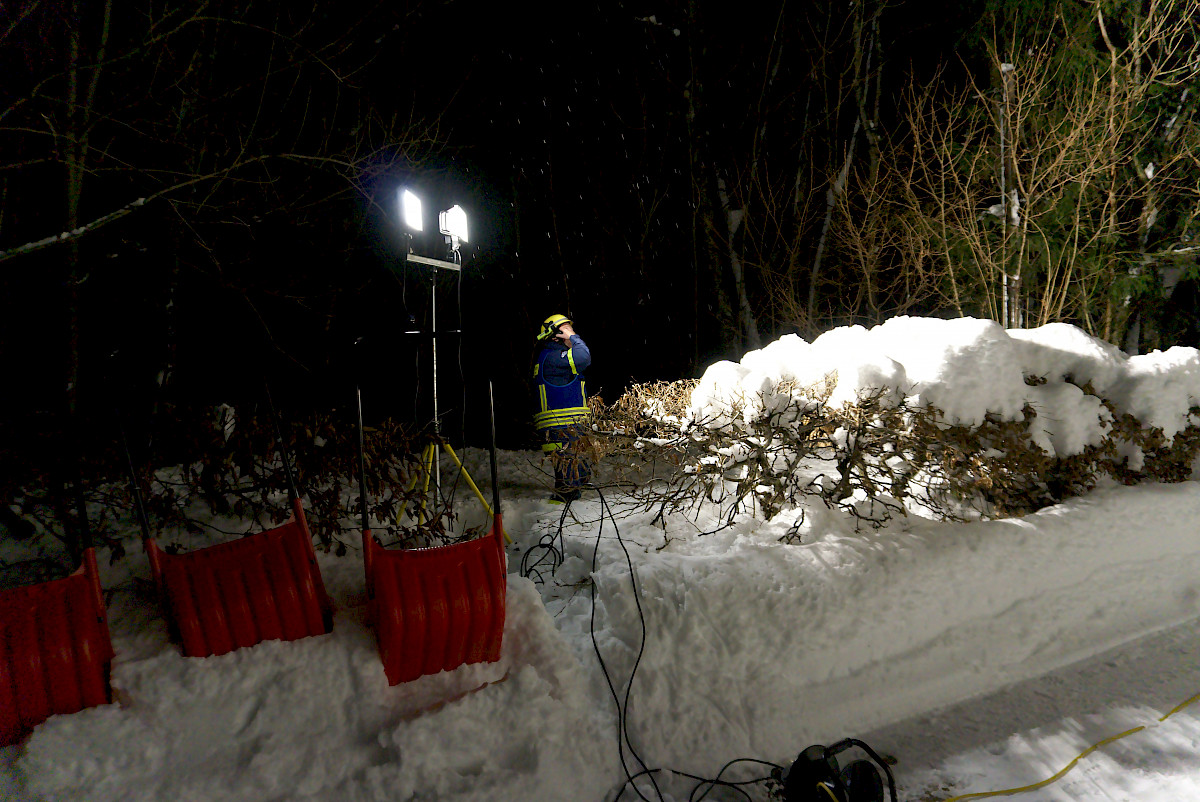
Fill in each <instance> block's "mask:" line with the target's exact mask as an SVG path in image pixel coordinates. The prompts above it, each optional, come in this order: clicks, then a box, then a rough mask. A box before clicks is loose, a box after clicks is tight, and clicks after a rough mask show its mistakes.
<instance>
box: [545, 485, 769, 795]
mask: <svg viewBox="0 0 1200 802" xmlns="http://www.w3.org/2000/svg"><path fill="white" fill-rule="evenodd" d="M589 487H591V488H592V489H594V490H595V491H596V492H597V493H598V494H599V496H600V506H601V512H600V527H599V529H598V530H597V532H596V545H595V547H594V548H593V549H592V578H591V602H592V610H591V616H590V620H589V622H588V629H589V632H590V635H591V638H592V648H593V649H595V651H596V658H597V660H599V662H600V670H601V672H603V674H604V681H605V682H606V683H607V684H608V691H609V693H610V695H611V696H612V699H613V703H614V704H615V705H616V708H617V754H618V756H619V758H620V760H621V769H622V770H623V771H624V772H625V782H624V783H622V784H621V788H620V790H619V791H618V792H617V796H616V799H615V800H614V802H619V800H620V799H621V798H622V797H623V796H624V795H625V789H626V788H629V787H631V786H632V788H633V791H634V793H635V794H637V795H638V798H639V799H641V800H642V802H654V800H651V799H648V798H647V797H646V796H645V795H644V794H643V793H642V791H641V789H640V788H638V786H637V780H638V779H640V778H641V777H648V778H649V779H650V783H651V785H653V786H654V793H655V794H656V795H657V797H658V800H657V802H664V800H665V798H664V797H663V793H662V789H660V788H659V787H658V781H657V780H656V779H655V777H654V775H655V774H657V773H658V772H660V771H669V772H670V773H672V774H678V775H679V776H681V777H688V778H689V779H693V780H696V781H697V783H696V785H695V786H694V787H693V788H692V791H691V793H690V794H689V795H688V800H689V802H700V800H703V799H704V798H705V797H707V796H708V794H709V793H710V792H711V791H712V790H713V789H714V788H717V787H722V788H730V789H732V790H735V791H737V792H738V793H740V794H742V795H743V796H744V797H746V799H748V800H749V799H751V797H750V795H749V794H748V793H746V791H745V790H743V788H742V787H741V786H746V785H757V784H759V783H763V782H768V781H770V780H773V779H775V776H774V775H769V776H767V777H759V778H755V779H752V780H743V781H740V782H730V781H728V780H722V779H721V775H723V774H724V773H725V771H726V770H727V769H729V768H730V767H732V766H734V765H736V764H738V763H757V764H760V765H763V766H771V767H772V768H773V769H776V770H777V771H779V772H782V771H783V770H784V769H783V767H782V766H779V765H777V764H775V763H772V762H770V761H767V760H759V759H757V758H748V757H743V758H736V759H734V760H731V761H729V762H728V763H726V764H725V765H724V766H723V767H722V768H721V770H720V771H719V772H718V773H717V776H716V777H714V778H711V779H710V778H706V777H699V776H697V775H694V774H689V773H687V772H683V771H676V770H673V769H663V768H653V769H652V768H649V767H648V766H647V765H646V761H645V760H643V759H642V757H641V755H639V754H638V752H637V750H636V748H635V747H634V745H633V741H632V740H631V739H630V737H629V694H630V691H632V689H633V680H634V677H635V676H636V675H637V670H638V666H640V665H641V662H642V655H643V654H644V653H645V651H646V615H645V612H644V611H643V610H642V598H641V593H640V592H639V591H638V583H637V573H636V572H635V571H634V568H633V558H632V557H631V556H630V555H629V548H628V547H627V546H626V545H625V540H624V539H623V538H622V537H621V528H620V527H619V526H617V519H616V516H614V515H613V513H612V509H611V508H609V506H608V499H606V498H605V497H604V492H603V491H602V490H600V488H599V487H596V486H595V485H589ZM568 509H570V502H568V503H567V505H566V509H564V510H563V514H562V517H561V518H560V519H559V524H558V531H557V533H556V535H552V536H551V538H550V544H551V545H550V546H549V548H551V549H553V548H554V547H553V542H554V539H555V537H557V539H558V542H559V544H560V546H561V544H562V527H563V521H565V519H566V514H567V510H568ZM605 516H607V517H608V519H609V520H610V521H612V526H613V532H614V533H615V534H616V537H617V543H618V544H620V546H621V551H622V552H623V553H624V555H625V564H626V566H627V567H628V568H629V582H630V585H631V586H632V588H633V602H634V605H635V607H636V608H637V613H638V623H639V626H640V627H641V633H640V636H639V643H638V652H637V657H636V658H635V659H634V661H633V668H631V669H630V671H629V679H628V681H627V682H626V685H625V695H624V699H622V698H621V697H620V694H618V693H617V689H616V686H615V685H614V684H613V679H612V675H611V674H609V671H608V665H607V664H606V663H605V662H604V655H603V654H601V652H600V644H599V643H598V642H597V641H596V578H595V574H596V561H597V557H598V555H599V553H600V540H601V539H602V537H603V535H604V518H605ZM543 539H544V538H543ZM527 554H528V552H527ZM559 555H560V559H559V563H560V564H561V552H559ZM626 747H628V750H629V753H630V755H632V756H633V758H634V759H635V760H636V761H637V764H638V765H639V766H640V767H641V771H638V772H637V773H631V772H630V770H629V764H628V763H627V762H626V760H625V749H626ZM701 788H703V789H704V792H703V793H702V794H700V796H698V797H697V796H696V794H697V793H698V792H699V791H700V789H701Z"/></svg>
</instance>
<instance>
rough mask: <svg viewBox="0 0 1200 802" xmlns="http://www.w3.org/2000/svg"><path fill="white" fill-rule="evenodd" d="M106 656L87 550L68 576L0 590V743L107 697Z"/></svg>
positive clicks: (100, 601)
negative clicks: (73, 571) (53, 717)
mask: <svg viewBox="0 0 1200 802" xmlns="http://www.w3.org/2000/svg"><path fill="white" fill-rule="evenodd" d="M112 658H113V648H112V641H111V639H110V638H109V634H108V616H107V614H106V613H105V610H104V597H103V595H102V593H101V590H100V575H99V572H98V571H97V569H96V552H95V550H94V549H88V550H87V551H85V552H84V554H83V564H82V565H81V566H80V567H79V570H77V571H76V572H75V573H73V574H71V575H70V576H68V577H65V578H63V579H54V580H51V581H49V582H42V583H40V584H37V585H30V586H29V587H24V588H13V589H11V590H4V591H0V746H8V745H10V744H14V743H16V742H18V741H20V740H21V739H22V738H24V737H25V736H26V735H28V734H29V732H30V731H31V730H32V729H33V728H34V727H35V726H37V725H38V724H40V723H42V722H43V721H45V720H46V719H47V718H49V717H50V716H52V715H55V714H57V713H76V712H78V711H80V710H82V709H84V708H85V707H93V706H95V705H102V704H108V703H109V702H110V701H112V692H111V689H110V687H109V684H108V675H109V669H110V667H111V665H112Z"/></svg>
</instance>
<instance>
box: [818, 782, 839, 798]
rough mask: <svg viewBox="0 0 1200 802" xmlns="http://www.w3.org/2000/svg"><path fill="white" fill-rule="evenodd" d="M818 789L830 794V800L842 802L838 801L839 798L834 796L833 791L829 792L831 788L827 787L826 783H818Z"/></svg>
mask: <svg viewBox="0 0 1200 802" xmlns="http://www.w3.org/2000/svg"><path fill="white" fill-rule="evenodd" d="M817 787H818V788H820V789H821V790H822V791H824V792H825V793H827V794H829V798H830V799H832V800H833V802H840V801H839V800H838V798H837V797H836V796H834V795H833V791H830V790H829V786H828V785H826V784H825V783H817Z"/></svg>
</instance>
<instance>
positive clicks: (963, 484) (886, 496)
mask: <svg viewBox="0 0 1200 802" xmlns="http://www.w3.org/2000/svg"><path fill="white" fill-rule="evenodd" d="M660 406H661V404H660ZM643 412H644V416H645V417H646V418H651V419H654V420H656V421H657V422H658V423H659V424H668V426H667V428H668V430H669V432H668V431H660V432H659V435H660V436H659V438H658V439H657V440H656V441H655V442H656V443H657V444H659V445H662V446H666V447H667V450H673V451H674V452H675V453H676V454H677V456H678V462H679V465H680V467H681V468H682V469H683V472H684V473H685V474H690V475H691V476H692V477H696V476H707V477H708V480H707V481H706V482H695V481H694V480H691V479H689V480H685V481H686V482H690V484H688V485H687V486H688V488H689V489H690V490H691V491H695V490H698V489H702V490H703V492H704V493H705V494H706V495H707V496H708V497H710V498H711V497H713V488H714V487H715V486H716V485H717V484H720V485H721V486H722V487H724V488H726V489H728V490H729V492H731V493H733V495H734V497H736V498H737V499H738V500H739V502H743V501H752V502H754V503H759V504H761V505H762V506H763V507H764V509H765V510H766V511H767V512H768V513H770V512H772V511H774V510H775V509H778V508H779V507H780V506H781V505H782V504H785V503H787V501H788V500H789V499H790V497H794V496H795V495H796V494H797V493H800V492H806V493H817V494H820V495H822V496H823V497H825V498H826V500H827V501H829V502H831V503H837V504H840V505H842V506H843V507H846V506H848V505H849V506H850V507H852V508H853V509H854V510H855V511H858V512H861V511H862V510H863V509H864V507H863V505H864V504H866V509H868V510H870V511H869V512H867V513H866V514H865V517H867V518H869V519H872V520H879V519H880V516H879V515H878V510H879V505H883V509H884V511H885V514H884V515H883V517H887V514H890V512H891V511H896V510H900V509H903V508H904V507H909V508H912V507H914V506H915V507H924V508H926V509H929V510H932V511H933V512H934V513H935V514H937V515H939V516H956V515H961V514H969V510H972V509H973V510H975V511H977V512H979V513H982V514H985V515H1005V514H1012V513H1020V512H1025V511H1028V510H1030V509H1034V508H1037V507H1040V506H1045V505H1046V504H1049V503H1053V502H1054V501H1057V500H1059V499H1061V498H1063V497H1065V496H1069V495H1073V494H1077V493H1079V492H1082V491H1085V490H1087V489H1089V488H1090V487H1091V486H1092V485H1093V484H1094V483H1095V481H1096V479H1097V477H1098V476H1100V475H1102V474H1111V475H1113V476H1116V477H1117V478H1119V479H1121V480H1123V481H1136V480H1139V479H1143V478H1154V479H1160V480H1168V481H1177V480H1180V479H1183V478H1186V477H1187V476H1189V475H1190V474H1191V472H1192V469H1193V465H1194V461H1195V458H1196V454H1197V451H1198V450H1200V352H1198V351H1197V350H1196V349H1194V348H1180V347H1176V348H1171V349H1170V350H1168V351H1166V352H1154V353H1150V354H1146V355H1141V356H1132V357H1130V356H1127V355H1126V354H1124V353H1123V352H1122V351H1121V350H1120V349H1118V348H1116V347H1115V346H1113V345H1111V344H1109V343H1106V342H1103V341H1101V340H1098V339H1096V338H1094V337H1092V336H1090V335H1088V334H1086V333H1085V332H1083V331H1082V330H1080V329H1078V328H1076V327H1074V326H1070V325H1067V324H1062V323H1055V324H1050V325H1047V326H1042V327H1041V328H1037V329H1029V330H1009V331H1006V330H1005V329H1003V328H1002V327H1001V326H999V325H998V324H997V323H995V322H993V321H988V320H978V319H973V318H960V319H954V320H942V319H935V318H914V317H899V318H894V319H892V320H889V321H887V322H886V323H883V324H881V325H879V326H875V327H874V328H871V329H867V328H864V327H862V326H848V327H842V328H838V329H834V330H832V331H830V332H827V333H826V334H823V335H821V336H820V337H818V338H817V339H816V340H815V341H813V342H812V343H808V342H806V341H804V340H803V339H801V338H800V337H798V336H796V335H787V336H784V337H781V338H780V339H779V340H777V341H775V342H773V343H771V344H769V345H768V346H766V347H765V348H762V349H761V350H758V351H752V352H750V353H748V354H746V355H745V356H744V357H743V358H742V360H741V361H740V362H736V363H735V362H729V361H723V362H718V363H717V364H714V365H712V366H711V367H710V368H708V370H707V371H705V373H704V375H703V377H702V378H701V379H700V380H699V382H698V383H696V384H695V386H694V389H692V391H691V394H690V398H689V399H688V403H687V404H686V407H685V408H684V409H682V410H680V411H678V413H677V414H675V415H673V416H671V417H670V418H667V417H665V416H664V415H663V414H662V413H661V411H660V410H658V409H655V408H654V406H653V405H652V404H646V403H643ZM643 428H645V427H644V426H643ZM668 434H669V435H673V437H671V436H667V435H668ZM643 450H644V446H643ZM685 455H687V456H685ZM730 483H732V485H731V484H730ZM733 488H736V489H733ZM670 495H671V496H672V497H675V498H677V497H679V495H680V487H679V486H676V487H673V488H672V490H671V493H670Z"/></svg>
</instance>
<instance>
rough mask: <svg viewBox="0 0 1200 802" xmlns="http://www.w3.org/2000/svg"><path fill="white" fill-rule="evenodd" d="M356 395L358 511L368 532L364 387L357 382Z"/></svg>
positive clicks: (355, 386)
mask: <svg viewBox="0 0 1200 802" xmlns="http://www.w3.org/2000/svg"><path fill="white" fill-rule="evenodd" d="M354 396H355V399H356V400H357V402H358V513H359V516H360V517H361V518H362V528H363V532H368V531H370V529H371V527H370V526H368V525H367V458H366V457H365V456H364V453H363V452H364V451H366V448H365V447H364V445H363V413H362V388H361V387H359V386H358V384H357V382H356V383H355V385H354Z"/></svg>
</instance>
